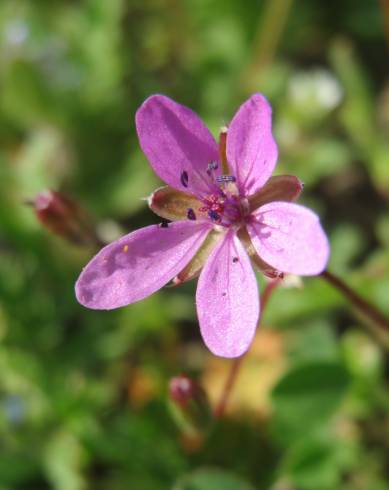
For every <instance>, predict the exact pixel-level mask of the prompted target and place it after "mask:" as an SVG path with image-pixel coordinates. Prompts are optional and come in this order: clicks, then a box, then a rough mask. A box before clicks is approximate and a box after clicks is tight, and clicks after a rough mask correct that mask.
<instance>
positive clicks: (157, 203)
mask: <svg viewBox="0 0 389 490" xmlns="http://www.w3.org/2000/svg"><path fill="white" fill-rule="evenodd" d="M148 204H149V207H150V209H151V210H152V211H154V213H155V214H158V216H161V218H165V219H168V220H171V221H177V220H182V219H187V218H188V209H193V211H194V213H195V215H197V213H198V209H199V208H200V207H201V206H203V204H202V203H201V201H199V200H198V199H197V197H195V196H193V195H192V194H187V193H185V192H181V191H177V190H176V189H173V187H170V186H168V185H165V186H164V187H160V188H159V189H157V190H156V191H154V192H153V193H152V194H151V196H150V197H149V198H148Z"/></svg>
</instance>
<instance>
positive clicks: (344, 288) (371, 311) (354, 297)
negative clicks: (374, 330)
mask: <svg viewBox="0 0 389 490" xmlns="http://www.w3.org/2000/svg"><path fill="white" fill-rule="evenodd" d="M321 277H322V278H323V279H325V280H326V281H327V282H328V283H329V284H331V286H334V287H335V288H336V289H337V290H338V291H339V292H341V293H342V294H343V296H344V297H345V298H346V299H347V300H348V301H350V303H351V304H352V305H353V306H354V307H355V309H356V310H357V311H358V312H359V313H360V314H361V315H362V316H363V318H364V319H365V320H366V321H368V322H369V323H373V324H374V325H375V326H377V327H380V328H381V329H384V330H386V331H389V319H388V318H387V317H386V316H385V315H384V314H383V313H381V311H379V310H378V309H377V308H376V307H375V306H374V305H372V304H371V303H369V302H368V301H366V300H365V299H364V298H362V296H360V295H359V294H358V293H356V292H355V291H354V290H353V289H351V288H350V286H348V285H347V284H346V283H345V282H344V281H343V280H342V279H340V278H339V277H337V276H336V275H335V274H333V273H332V272H329V271H327V270H326V271H324V272H322V274H321Z"/></svg>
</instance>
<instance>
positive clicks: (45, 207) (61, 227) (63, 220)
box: [26, 190, 100, 245]
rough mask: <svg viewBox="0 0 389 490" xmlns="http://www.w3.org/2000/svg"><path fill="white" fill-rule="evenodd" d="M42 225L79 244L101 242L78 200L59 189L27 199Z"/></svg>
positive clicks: (43, 192)
mask: <svg viewBox="0 0 389 490" xmlns="http://www.w3.org/2000/svg"><path fill="white" fill-rule="evenodd" d="M26 203H27V204H29V205H31V206H32V207H33V209H34V211H35V215H36V217H37V218H38V220H39V221H40V222H41V223H42V225H43V226H44V227H45V228H47V229H48V230H50V231H51V232H52V233H54V234H55V235H60V236H62V237H63V238H65V239H66V240H68V241H69V242H72V243H75V244H77V245H92V244H95V245H96V244H99V245H100V241H99V239H98V237H97V236H96V233H95V231H94V230H93V228H92V226H91V224H90V220H88V217H87V215H86V213H85V211H84V210H83V209H81V207H80V206H79V205H78V203H77V202H76V201H74V200H73V199H71V198H70V197H68V196H66V195H65V194H62V193H60V192H57V191H52V190H45V191H42V192H40V193H39V194H38V195H37V196H36V197H35V198H34V199H33V200H31V201H27V202H26Z"/></svg>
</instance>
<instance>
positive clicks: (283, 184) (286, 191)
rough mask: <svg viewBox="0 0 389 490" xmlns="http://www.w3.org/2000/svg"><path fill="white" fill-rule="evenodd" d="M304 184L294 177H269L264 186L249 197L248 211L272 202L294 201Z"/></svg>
mask: <svg viewBox="0 0 389 490" xmlns="http://www.w3.org/2000/svg"><path fill="white" fill-rule="evenodd" d="M303 188H304V184H303V183H302V182H301V180H300V179H298V178H297V177H295V176H294V175H277V176H274V177H270V179H269V180H268V181H267V182H266V184H265V185H264V186H263V187H262V188H261V189H259V191H257V192H256V193H255V194H253V195H252V196H249V198H248V201H249V205H250V211H254V210H255V209H257V208H259V207H260V206H263V205H264V204H267V203H268V202H273V201H296V200H297V199H298V197H299V196H300V194H301V192H302V190H303Z"/></svg>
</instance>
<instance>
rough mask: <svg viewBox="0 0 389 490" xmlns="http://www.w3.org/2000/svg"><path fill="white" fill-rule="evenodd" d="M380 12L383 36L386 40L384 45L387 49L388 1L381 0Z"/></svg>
mask: <svg viewBox="0 0 389 490" xmlns="http://www.w3.org/2000/svg"><path fill="white" fill-rule="evenodd" d="M380 3H381V12H382V16H383V19H382V23H383V30H384V35H385V38H386V43H387V45H388V48H389V0H381V1H380Z"/></svg>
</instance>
